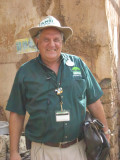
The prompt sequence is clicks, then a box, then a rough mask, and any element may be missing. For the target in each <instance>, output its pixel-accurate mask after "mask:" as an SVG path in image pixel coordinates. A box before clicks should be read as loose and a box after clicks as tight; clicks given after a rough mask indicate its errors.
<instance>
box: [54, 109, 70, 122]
mask: <svg viewBox="0 0 120 160" xmlns="http://www.w3.org/2000/svg"><path fill="white" fill-rule="evenodd" d="M55 114H56V122H65V121H70V112H69V111H66V110H63V111H57V112H56V113H55Z"/></svg>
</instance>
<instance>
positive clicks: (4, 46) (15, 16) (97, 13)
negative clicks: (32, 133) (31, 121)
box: [0, 0, 120, 160]
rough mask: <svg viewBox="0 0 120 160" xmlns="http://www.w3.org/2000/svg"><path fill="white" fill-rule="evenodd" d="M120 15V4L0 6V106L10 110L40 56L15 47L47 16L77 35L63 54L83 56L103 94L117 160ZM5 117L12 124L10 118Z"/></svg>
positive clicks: (6, 2) (62, 0) (6, 0)
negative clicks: (22, 71) (20, 75)
mask: <svg viewBox="0 0 120 160" xmlns="http://www.w3.org/2000/svg"><path fill="white" fill-rule="evenodd" d="M119 9H120V7H119V0H96V1H95V0H90V1H88V0H74V1H68V0H59V1H55V0H26V1H24V0H17V1H16V0H0V15H1V16H0V18H1V19H0V48H1V49H0V91H1V92H0V106H1V107H3V108H4V109H5V106H6V103H7V100H8V97H9V93H10V90H11V87H12V84H13V80H14V77H15V74H16V72H17V70H18V69H19V67H20V66H21V64H23V63H25V62H26V61H28V60H30V59H32V58H34V57H36V56H37V53H28V54H23V55H18V54H16V46H15V41H16V40H17V39H21V38H26V37H29V33H28V29H29V28H30V27H32V26H34V25H37V24H38V23H39V22H40V20H41V19H42V18H43V17H44V16H47V15H53V16H55V17H56V18H58V19H59V20H60V21H61V23H62V25H66V26H70V27H72V28H73V31H74V32H73V37H72V38H71V39H69V40H68V42H67V43H66V44H65V46H64V47H63V51H64V52H68V53H70V54H75V55H78V56H80V57H81V58H82V59H83V60H84V61H85V63H86V64H87V65H88V67H89V68H90V69H91V71H92V73H93V74H94V76H95V77H96V79H97V80H98V82H99V83H100V84H101V86H102V88H103V91H104V96H103V98H102V102H103V104H104V109H105V113H106V116H107V120H108V124H109V127H110V129H111V130H112V131H114V132H115V135H114V136H113V137H112V140H111V143H112V146H113V147H112V149H111V156H112V159H113V160H118V153H119V148H118V144H117V143H116V142H117V141H118V129H119V125H120V120H119V118H118V115H119V113H120V109H119V107H118V101H117V99H120V72H119V67H120V58H119V57H120V53H119V50H117V45H116V42H117V40H118V41H119V39H120V38H119V27H118V25H119V24H120V22H119V18H118V15H119V16H120V12H119ZM116 32H117V33H116ZM119 44H120V43H118V47H119V48H120V45H119ZM109 80H110V81H109ZM103 81H104V85H103V83H101V82H103ZM109 82H110V83H109ZM118 88H119V91H118ZM119 104H120V102H119ZM117 113H118V114H117ZM6 116H7V118H8V119H9V113H8V112H6ZM27 117H28V115H27ZM27 119H28V118H26V121H25V123H26V122H27ZM114 146H115V147H114Z"/></svg>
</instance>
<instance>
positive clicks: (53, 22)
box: [29, 16, 73, 41]
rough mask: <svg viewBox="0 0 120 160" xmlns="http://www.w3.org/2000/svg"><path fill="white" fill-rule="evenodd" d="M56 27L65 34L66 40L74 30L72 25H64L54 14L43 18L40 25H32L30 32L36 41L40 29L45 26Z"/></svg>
mask: <svg viewBox="0 0 120 160" xmlns="http://www.w3.org/2000/svg"><path fill="white" fill-rule="evenodd" d="M49 27H55V28H57V29H58V30H59V31H61V32H62V33H63V34H64V41H66V40H67V39H68V38H70V36H72V34H73V30H72V29H71V28H70V27H66V26H64V27H62V26H61V24H60V22H59V21H58V20H57V19H56V18H54V17H53V16H47V17H46V18H45V19H44V20H42V21H41V22H40V23H39V25H38V26H36V27H32V28H30V29H29V33H30V35H31V37H32V39H33V41H34V38H35V36H36V35H37V34H38V33H39V31H40V30H43V29H45V28H49Z"/></svg>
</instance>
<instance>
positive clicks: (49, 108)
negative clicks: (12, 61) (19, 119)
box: [6, 53, 103, 143]
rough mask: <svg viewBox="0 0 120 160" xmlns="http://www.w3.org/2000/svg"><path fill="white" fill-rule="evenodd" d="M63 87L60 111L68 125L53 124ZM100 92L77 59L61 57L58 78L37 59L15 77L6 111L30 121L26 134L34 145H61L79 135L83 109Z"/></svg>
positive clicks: (86, 68) (97, 85)
mask: <svg viewBox="0 0 120 160" xmlns="http://www.w3.org/2000/svg"><path fill="white" fill-rule="evenodd" d="M58 87H62V89H63V93H62V94H61V98H62V101H63V109H65V110H68V111H69V112H70V121H65V122H56V115H55V113H56V111H60V109H61V108H60V97H59V96H58V95H57V94H56V91H55V90H56V89H57V88H58ZM102 94H103V92H102V90H101V88H100V86H99V84H98V83H97V81H96V80H95V78H94V77H93V75H92V73H91V72H90V70H89V69H88V67H87V66H86V64H85V63H84V62H83V61H82V60H81V59H80V58H79V57H77V56H74V55H69V54H66V53H61V64H60V67H59V71H58V75H57V76H56V74H55V73H54V72H53V71H52V70H50V69H49V68H47V67H46V66H45V65H44V64H43V63H42V61H41V57H40V55H39V56H38V57H37V58H35V59H33V60H31V61H29V62H27V63H25V64H23V65H22V66H21V67H20V69H19V71H18V72H17V74H16V77H15V80H14V83H13V87H12V90H11V94H10V97H9V100H8V104H7V107H6V109H7V110H9V111H12V112H16V113H18V114H20V115H25V114H26V111H27V112H28V113H29V115H30V117H29V120H28V123H27V125H26V129H25V134H26V136H27V138H28V139H30V140H31V141H35V142H43V143H44V142H64V141H70V140H73V139H75V138H77V137H79V135H81V134H82V122H83V121H84V119H85V112H86V106H87V105H89V104H92V103H94V102H95V101H97V100H98V99H99V98H100V97H101V96H102Z"/></svg>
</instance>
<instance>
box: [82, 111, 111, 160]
mask: <svg viewBox="0 0 120 160" xmlns="http://www.w3.org/2000/svg"><path fill="white" fill-rule="evenodd" d="M103 127H104V126H103V124H102V123H101V122H100V121H99V120H97V119H95V118H93V117H92V116H91V115H90V113H89V112H86V119H85V122H84V124H83V130H84V140H85V143H86V154H87V159H88V160H106V158H107V156H108V155H109V152H110V144H109V143H108V141H107V139H106V137H105V134H104V132H103Z"/></svg>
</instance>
